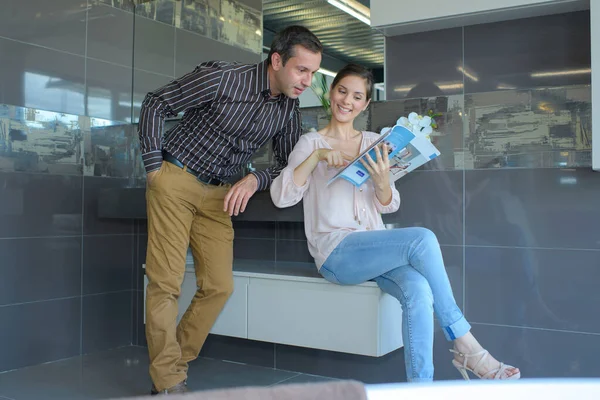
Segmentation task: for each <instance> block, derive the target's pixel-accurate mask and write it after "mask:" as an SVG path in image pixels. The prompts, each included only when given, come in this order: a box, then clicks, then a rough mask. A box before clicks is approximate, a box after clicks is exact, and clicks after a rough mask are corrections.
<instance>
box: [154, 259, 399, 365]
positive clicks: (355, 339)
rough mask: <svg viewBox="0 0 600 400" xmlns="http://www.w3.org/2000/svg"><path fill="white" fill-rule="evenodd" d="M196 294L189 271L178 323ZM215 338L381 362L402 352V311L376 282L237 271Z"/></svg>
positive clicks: (181, 297)
mask: <svg viewBox="0 0 600 400" xmlns="http://www.w3.org/2000/svg"><path fill="white" fill-rule="evenodd" d="M144 279H145V284H146V285H147V282H148V281H147V279H146V277H144ZM146 285H144V297H145V286H146ZM195 292H196V278H195V274H194V271H193V267H192V266H189V267H188V269H187V270H186V274H185V278H184V281H183V284H182V291H181V296H180V299H179V314H178V316H177V321H179V320H180V319H181V317H182V316H183V313H184V312H185V310H186V309H187V307H188V305H189V304H190V302H191V301H192V298H193V297H194V294H195ZM211 333H214V334H217V335H224V336H233V337H238V338H245V339H252V340H259V341H264V342H271V343H280V344H287V345H292V346H301V347H309V348H315V349H322V350H330V351H339V352H344V353H352V354H360V355H366V356H373V357H379V356H382V355H384V354H387V353H389V352H391V351H393V350H396V349H398V348H400V347H402V309H401V307H400V304H399V303H398V301H397V300H396V299H395V298H393V297H392V296H390V295H388V294H386V293H383V292H382V291H381V290H380V289H379V287H377V285H376V284H375V282H366V283H363V284H361V285H353V286H341V285H334V284H331V283H329V282H327V281H326V280H325V279H323V278H318V277H307V276H297V275H285V274H275V273H264V272H261V273H258V272H248V271H234V289H233V294H232V295H231V297H230V298H229V300H228V301H227V304H226V305H225V307H224V308H223V311H222V312H221V314H220V315H219V317H218V319H217V321H216V322H215V325H214V326H213V328H212V330H211Z"/></svg>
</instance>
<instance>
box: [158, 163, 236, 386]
mask: <svg viewBox="0 0 600 400" xmlns="http://www.w3.org/2000/svg"><path fill="white" fill-rule="evenodd" d="M229 188H230V185H225V186H212V185H206V184H204V183H202V182H199V181H198V180H197V179H196V178H195V177H194V176H193V175H191V174H190V173H188V172H186V171H184V170H182V169H181V168H179V167H177V166H175V165H173V164H171V163H168V162H163V164H162V167H161V169H160V170H159V172H158V173H157V174H156V176H155V177H154V179H153V180H152V181H151V183H150V184H149V185H148V188H147V189H146V203H147V209H148V251H147V254H146V275H147V277H148V286H147V289H146V338H147V340H148V352H149V355H150V376H151V378H152V381H153V382H154V385H155V386H156V389H158V390H159V391H160V390H164V389H166V388H170V387H172V386H174V385H176V384H178V383H179V382H181V381H183V380H185V379H186V378H187V370H188V363H189V362H190V361H191V360H193V359H195V358H196V357H198V354H199V353H200V349H201V348H202V345H203V344H204V341H205V340H206V337H207V336H208V333H209V331H210V329H211V328H212V326H213V324H214V322H215V320H216V319H217V317H218V315H219V313H220V312H221V310H222V309H223V306H224V305H225V302H226V301H227V299H228V298H229V296H230V295H231V292H232V291H233V276H232V264H233V228H232V224H231V218H230V217H229V214H227V213H226V212H224V211H223V200H224V198H225V194H226V193H227V191H228V190H229ZM188 247H191V248H192V254H193V256H194V267H195V269H196V280H197V285H198V290H197V292H196V294H195V296H194V298H193V300H192V303H191V305H190V306H189V307H188V309H187V311H186V312H185V314H184V315H183V318H182V319H181V321H180V322H179V325H177V323H176V321H177V313H178V308H177V300H178V298H179V294H180V291H181V284H182V282H183V277H184V273H185V260H186V253H187V249H188Z"/></svg>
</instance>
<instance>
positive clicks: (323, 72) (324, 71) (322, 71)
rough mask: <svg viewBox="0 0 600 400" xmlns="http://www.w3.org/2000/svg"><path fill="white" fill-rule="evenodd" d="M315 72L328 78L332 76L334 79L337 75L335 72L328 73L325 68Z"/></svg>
mask: <svg viewBox="0 0 600 400" xmlns="http://www.w3.org/2000/svg"><path fill="white" fill-rule="evenodd" d="M317 72H320V73H322V74H323V75H329V76H332V77H334V78H335V76H336V75H337V72H333V71H330V70H328V69H325V68H319V69H318V71H317Z"/></svg>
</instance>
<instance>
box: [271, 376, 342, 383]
mask: <svg viewBox="0 0 600 400" xmlns="http://www.w3.org/2000/svg"><path fill="white" fill-rule="evenodd" d="M337 380H338V379H336V378H328V377H326V376H319V375H308V374H298V375H296V376H294V377H293V378H290V379H286V380H284V381H282V382H279V383H277V385H296V384H299V383H319V382H331V381H337Z"/></svg>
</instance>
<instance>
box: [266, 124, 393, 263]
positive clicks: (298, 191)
mask: <svg viewBox="0 0 600 400" xmlns="http://www.w3.org/2000/svg"><path fill="white" fill-rule="evenodd" d="M378 137H379V134H377V133H374V132H363V137H362V141H361V145H360V151H361V152H362V151H364V150H365V149H366V148H367V147H368V146H369V145H370V144H371V143H373V142H374V141H375V140H376V139H377V138H378ZM321 148H328V149H331V146H330V145H329V143H327V141H326V140H325V139H324V138H323V136H322V135H321V134H319V133H317V132H309V133H306V134H304V135H302V136H301V137H300V140H299V141H298V143H297V144H296V146H295V147H294V150H293V151H292V153H291V154H290V156H289V159H288V165H287V167H285V168H284V169H283V171H282V172H281V174H280V175H279V176H278V177H277V178H275V180H273V183H272V184H271V199H272V200H273V203H274V204H275V205H276V206H277V207H279V208H284V207H291V206H293V205H295V204H297V203H298V202H299V201H300V200H304V202H303V206H304V230H305V232H306V238H307V240H308V250H309V251H310V254H311V255H312V256H313V257H314V259H315V263H316V264H317V268H318V269H320V268H321V265H323V263H324V262H325V260H326V259H327V257H328V256H329V254H331V252H332V251H333V250H334V249H335V248H336V246H337V245H338V244H339V243H340V242H341V241H342V240H344V238H345V237H346V236H347V235H349V234H350V233H352V232H361V231H368V230H376V229H385V226H384V224H383V221H382V219H381V214H387V213H393V212H396V211H397V210H398V208H399V207H400V194H399V193H398V190H396V188H395V186H394V185H393V184H391V188H392V201H391V202H390V204H388V205H386V206H384V205H382V204H381V202H380V201H379V200H378V199H377V196H375V189H374V187H373V181H372V180H368V181H367V182H366V183H364V184H363V185H362V186H361V187H360V188H357V187H356V186H354V185H353V184H351V183H350V182H348V181H346V180H344V179H342V178H338V179H336V180H335V181H334V182H333V183H332V184H331V185H329V186H327V181H328V180H329V179H330V178H331V177H333V175H335V174H336V173H337V172H338V171H339V169H336V168H333V167H328V166H327V163H326V162H325V161H321V162H319V164H318V165H317V167H316V168H315V169H314V170H313V172H312V173H311V175H310V176H309V177H308V179H307V181H306V183H305V184H304V185H303V186H298V185H297V184H296V183H295V182H294V170H295V169H296V167H297V166H298V165H300V164H301V163H302V162H303V161H304V160H306V159H307V158H308V157H309V156H310V154H311V153H312V152H313V151H314V150H316V149H321Z"/></svg>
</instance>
